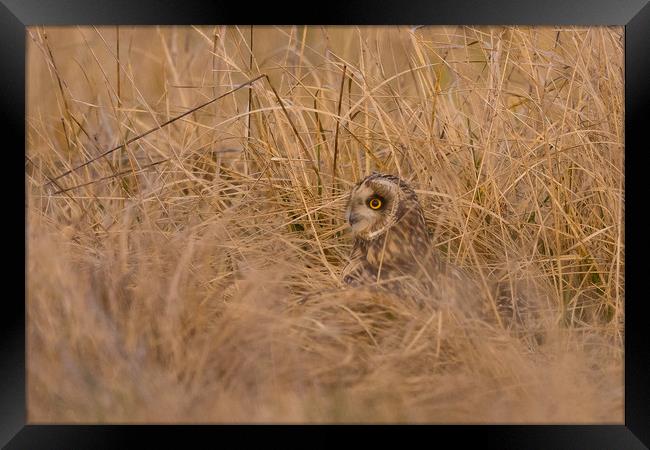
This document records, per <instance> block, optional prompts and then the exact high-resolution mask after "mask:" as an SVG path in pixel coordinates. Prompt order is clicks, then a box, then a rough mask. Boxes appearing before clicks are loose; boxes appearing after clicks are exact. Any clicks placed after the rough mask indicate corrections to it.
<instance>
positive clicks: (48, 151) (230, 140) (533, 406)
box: [25, 26, 624, 423]
mask: <svg viewBox="0 0 650 450" xmlns="http://www.w3.org/2000/svg"><path fill="white" fill-rule="evenodd" d="M261 74H265V75H266V76H265V77H262V78H259V79H257V80H256V81H254V82H251V83H250V84H248V85H246V86H244V87H243V88H241V89H239V90H237V91H236V92H234V93H231V94H228V95H225V96H223V98H221V99H220V100H217V101H215V102H213V103H210V104H209V105H207V106H205V107H203V108H199V109H197V110H195V111H193V112H191V113H190V114H188V115H186V116H184V117H182V118H181V119H179V120H175V121H173V122H172V123H170V124H168V125H165V126H162V127H160V126H161V125H163V124H165V122H167V121H168V120H171V119H174V118H175V117H177V116H179V115H181V114H183V113H185V112H187V111H190V110H192V109H193V108H194V107H196V106H197V105H200V104H202V103H204V102H207V101H209V100H210V99H212V98H216V97H219V96H220V95H223V94H225V93H227V92H228V91H230V90H232V89H234V88H236V87H237V86H239V85H240V84H242V83H245V82H246V81H247V80H250V79H253V78H255V77H257V76H259V75H261ZM27 76H28V79H27V86H28V92H27V104H28V116H27V139H28V141H27V158H26V163H25V172H26V183H27V199H26V201H27V223H28V242H27V248H28V256H27V293H28V294H27V313H28V317H27V320H28V330H27V345H28V367H27V370H28V416H29V421H30V422H31V423H47V422H57V423H61V422H75V423H77V422H85V423H103V422H112V423H123V422H158V423H165V422H201V423H207V422H221V423H223V422H228V423H232V422H274V423H275V422H282V423H293V422H328V423H330V422H433V423H506V422H508V423H521V422H526V423H549V422H558V423H559V422H572V423H592V422H598V423H602V422H616V423H622V421H623V377H622V370H623V365H622V361H623V358H622V356H623V345H622V343H623V337H624V334H623V333H624V329H623V323H624V308H623V303H624V302H623V296H624V278H623V272H624V236H623V194H624V193H623V158H624V150H623V29H622V28H621V27H614V28H612V27H592V28H575V27H562V28H558V27H546V28H530V27H470V26H453V27H452V26H448V27H416V28H408V27H302V26H300V27H259V26H255V27H250V26H217V27H135V28H134V27H120V28H117V27H101V28H94V27H85V28H77V27H64V28H50V27H48V28H40V27H32V28H29V29H28V67H27ZM157 127H160V128H157ZM150 129H154V130H155V131H153V132H151V133H149V134H147V135H146V136H144V137H141V138H139V139H136V140H134V141H133V142H130V143H129V144H128V145H126V146H125V147H123V148H118V149H117V150H115V151H113V152H110V153H108V154H107V155H106V156H105V157H103V158H99V159H97V160H96V161H94V162H92V163H89V164H87V165H85V166H83V167H81V168H79V169H77V170H73V171H72V172H70V173H69V174H67V175H65V176H63V177H60V178H58V179H56V181H55V182H50V181H51V180H52V179H55V178H56V177H57V176H59V175H61V174H63V173H66V172H67V171H69V170H71V169H74V168H75V167H77V166H79V165H81V164H83V163H84V162H86V161H90V160H91V159H93V158H96V157H98V155H100V154H102V153H103V152H106V151H107V150H110V149H112V148H115V147H117V146H119V145H121V144H123V143H125V142H128V141H129V140H131V139H132V138H134V137H136V136H139V135H141V134H143V133H145V132H146V131H148V130H150ZM371 170H378V171H383V172H389V173H394V174H399V175H400V176H401V177H403V178H405V179H406V180H408V181H409V182H410V183H411V184H412V185H413V186H414V187H415V188H416V190H417V193H418V195H419V197H420V199H421V202H422V203H423V206H424V209H425V211H426V218H427V221H428V225H429V226H430V228H431V231H432V233H433V236H434V240H435V243H436V245H437V246H438V248H439V250H440V252H441V253H442V254H443V255H444V257H445V258H446V259H447V260H449V261H451V262H453V263H455V264H458V265H460V266H463V267H466V268H467V269H468V270H470V271H472V272H473V273H475V274H476V275H477V276H490V275H491V274H494V273H497V272H499V271H500V272H501V273H503V272H504V271H505V273H506V274H507V276H508V277H510V278H511V279H512V280H515V281H516V280H529V281H532V282H533V284H535V285H536V286H537V288H539V289H540V290H542V291H543V292H544V293H545V298H547V299H548V300H547V301H548V304H547V306H548V309H549V311H550V320H548V321H547V323H546V324H545V329H544V339H543V341H542V342H541V344H540V345H539V346H537V347H535V348H531V347H530V346H529V345H527V344H526V343H525V342H524V341H522V340H521V339H519V338H518V337H517V336H514V335H513V334H511V333H509V332H508V331H507V330H504V329H501V328H500V327H499V326H498V325H495V324H488V323H482V322H480V321H469V320H465V319H463V318H462V315H459V314H456V312H455V311H450V310H446V311H442V310H436V309H434V308H430V307H429V308H427V307H425V308H415V307H413V306H411V305H408V304H405V303H403V302H399V301H398V300H396V299H392V298H388V297H386V298H379V297H377V296H375V297H372V296H364V297H352V298H351V297H349V296H348V297H346V298H343V297H342V296H341V295H337V294H336V292H337V291H336V290H332V289H333V288H337V287H340V282H339V274H340V271H341V269H342V267H343V265H344V264H345V261H346V258H347V255H348V252H349V250H350V245H351V239H350V235H349V233H348V230H347V227H346V224H345V221H344V217H343V209H344V206H345V200H346V196H347V193H348V190H349V188H350V186H351V185H352V184H353V183H355V182H356V181H358V180H359V179H361V178H362V177H364V176H365V175H366V174H368V173H369V172H370V171H371ZM321 291H323V292H329V294H323V295H321V296H317V297H315V298H314V299H313V300H312V301H308V302H305V303H304V304H301V303H300V302H298V299H300V298H301V296H302V295H304V294H306V293H314V292H321Z"/></svg>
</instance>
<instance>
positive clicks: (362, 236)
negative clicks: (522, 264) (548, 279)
mask: <svg viewBox="0 0 650 450" xmlns="http://www.w3.org/2000/svg"><path fill="white" fill-rule="evenodd" d="M346 220H347V222H348V224H349V225H350V227H351V229H352V234H353V237H354V243H353V246H352V251H351V254H350V259H349V262H348V264H347V265H346V266H345V268H344V269H343V273H342V281H343V283H344V284H346V285H349V286H355V287H359V286H366V287H372V288H373V289H377V290H384V291H389V292H392V293H396V294H397V295H398V296H400V297H402V298H405V299H407V298H408V299H415V300H416V301H418V302H422V301H429V302H430V301H433V302H435V303H436V304H440V303H444V302H450V303H453V304H456V305H457V306H460V307H461V308H463V310H465V311H467V312H468V313H469V314H471V315H475V316H486V315H490V309H491V310H492V313H493V314H492V315H493V316H495V315H499V316H500V317H502V318H504V319H508V318H512V316H513V313H514V310H513V304H512V301H511V299H510V297H511V295H510V292H509V289H508V287H507V285H505V284H503V283H502V284H499V283H491V282H488V281H485V280H477V279H475V278H474V277H472V276H470V275H469V274H468V273H467V272H466V271H464V270H463V269H461V268H460V267H457V266H455V265H453V264H450V263H447V262H445V261H444V260H443V258H442V255H441V254H439V252H438V251H437V250H436V249H435V248H434V245H433V242H432V239H431V237H430V235H429V232H428V230H427V226H426V221H425V218H424V212H423V210H422V206H421V205H420V202H419V201H418V198H417V195H416V193H415V191H414V190H413V189H412V188H411V187H410V186H409V185H408V184H407V183H406V182H405V181H404V180H402V179H400V178H398V177H396V176H393V175H386V174H381V173H376V172H375V173H373V174H372V175H370V176H368V177H366V178H364V179H363V180H362V181H360V182H359V183H358V184H357V185H356V186H354V187H353V188H352V190H351V192H350V197H349V200H348V204H347V209H346ZM486 291H487V292H491V293H492V296H493V299H495V300H496V301H495V302H491V301H490V299H488V298H485V294H482V293H485V292H486ZM491 305H496V307H495V306H491ZM494 313H497V314H494Z"/></svg>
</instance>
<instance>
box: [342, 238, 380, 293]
mask: <svg viewBox="0 0 650 450" xmlns="http://www.w3.org/2000/svg"><path fill="white" fill-rule="evenodd" d="M341 278H342V279H343V282H344V283H345V284H349V285H359V284H370V283H372V282H374V281H375V280H376V274H375V273H374V270H372V268H371V267H370V265H369V264H368V261H367V260H366V258H365V256H364V255H363V252H362V250H361V248H360V246H359V244H358V243H355V244H354V246H353V247H352V253H351V254H350V261H348V263H347V265H346V266H345V267H344V268H343V272H342V274H341Z"/></svg>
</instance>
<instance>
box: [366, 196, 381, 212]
mask: <svg viewBox="0 0 650 450" xmlns="http://www.w3.org/2000/svg"><path fill="white" fill-rule="evenodd" d="M368 206H370V207H371V208H372V209H379V208H381V200H379V199H378V198H371V199H370V201H369V202H368Z"/></svg>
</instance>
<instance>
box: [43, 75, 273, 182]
mask: <svg viewBox="0 0 650 450" xmlns="http://www.w3.org/2000/svg"><path fill="white" fill-rule="evenodd" d="M262 77H266V75H265V74H262V75H258V76H257V77H255V78H253V79H250V80H248V81H247V82H245V83H243V84H240V85H239V86H237V87H236V88H234V89H231V90H230V91H228V92H226V93H224V94H221V95H220V96H219V97H216V98H213V99H212V100H209V101H207V102H205V103H202V104H200V105H199V106H196V107H194V108H192V109H190V110H189V111H186V112H184V113H183V114H181V115H180V116H176V117H174V118H172V119H169V120H168V121H166V122H164V123H162V124H161V125H158V126H156V127H154V128H151V129H150V130H147V131H145V132H144V133H142V134H139V135H137V136H135V137H132V138H131V139H129V140H128V141H126V142H125V143H124V144H120V145H118V146H117V147H114V148H112V149H110V150H106V151H105V152H104V153H102V154H101V155H99V156H96V157H94V158H92V159H90V160H88V161H86V162H84V163H82V164H79V165H78V166H76V167H73V168H72V169H70V170H67V171H65V172H63V173H62V174H61V175H58V176H57V177H54V178H53V179H52V180H51V181H50V182H48V183H47V184H46V186H47V185H49V184H50V183H52V182H53V181H56V180H58V179H59V178H63V177H65V176H67V175H70V174H71V173H72V172H75V171H77V170H79V169H81V168H83V167H86V166H87V165H89V164H91V163H93V162H95V161H97V160H98V159H101V158H104V157H106V156H107V155H110V154H111V153H113V152H115V151H117V150H120V149H124V148H126V146H127V145H129V144H131V143H133V142H135V141H137V140H138V139H141V138H143V137H145V136H147V135H149V134H151V133H153V132H154V131H156V130H160V129H162V128H164V127H166V126H167V125H170V124H172V123H174V122H176V121H177V120H179V119H182V118H183V117H185V116H187V115H189V114H192V113H193V112H194V111H196V110H198V109H201V108H204V107H206V106H208V105H210V104H212V103H214V102H216V101H217V100H220V99H222V98H224V97H226V96H227V95H230V94H232V93H233V92H235V91H238V90H239V89H241V88H243V87H244V86H248V85H250V84H252V83H254V82H255V81H257V80H259V79H260V78H262Z"/></svg>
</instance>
